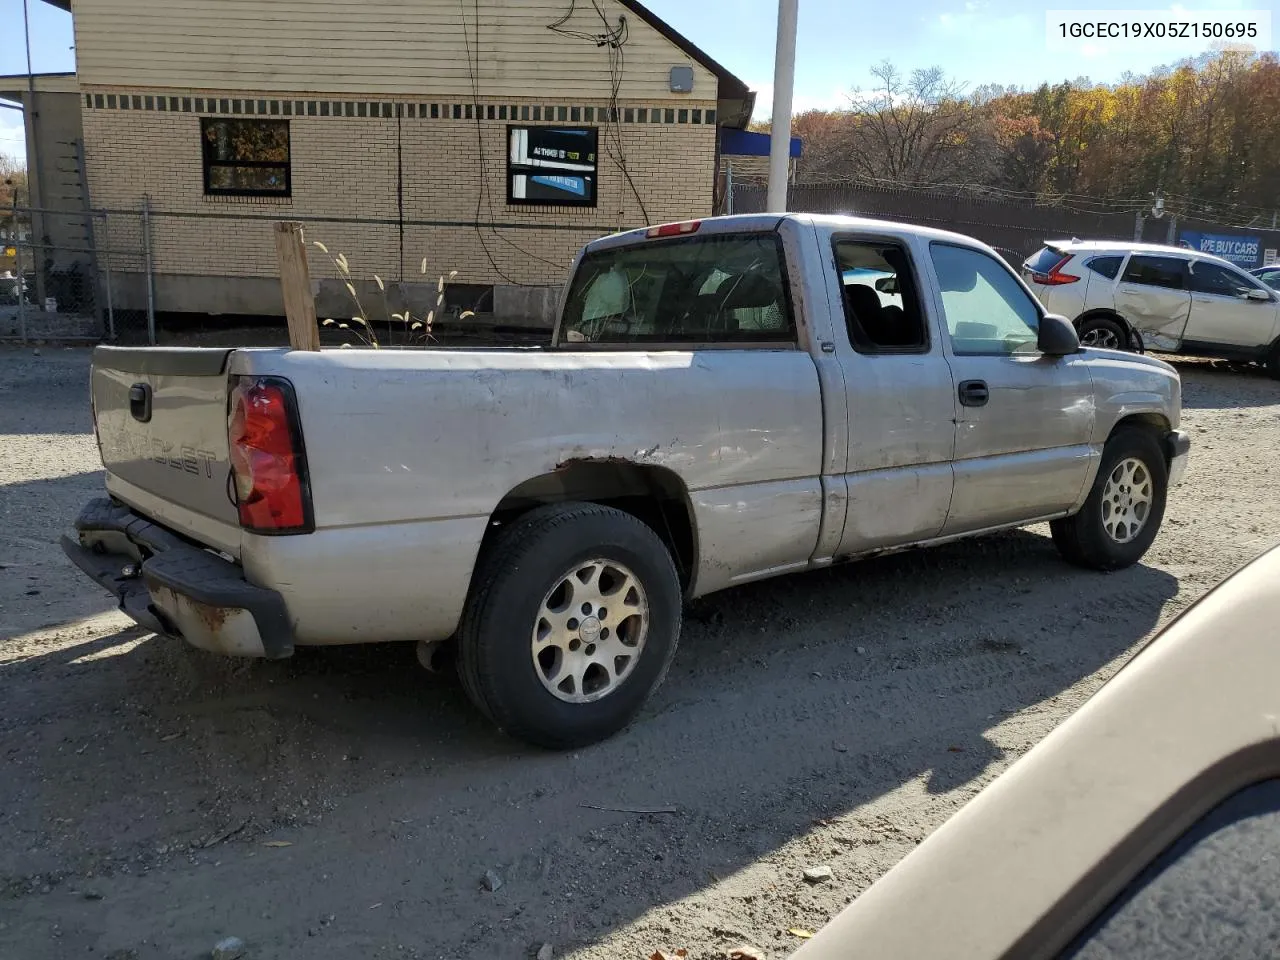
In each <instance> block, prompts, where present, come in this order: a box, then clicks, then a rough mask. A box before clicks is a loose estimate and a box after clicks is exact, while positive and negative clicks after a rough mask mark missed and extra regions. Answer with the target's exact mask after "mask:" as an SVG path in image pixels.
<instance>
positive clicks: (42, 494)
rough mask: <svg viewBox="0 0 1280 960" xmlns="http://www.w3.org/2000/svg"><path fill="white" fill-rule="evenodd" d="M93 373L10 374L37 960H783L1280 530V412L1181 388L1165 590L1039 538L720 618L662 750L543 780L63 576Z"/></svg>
mask: <svg viewBox="0 0 1280 960" xmlns="http://www.w3.org/2000/svg"><path fill="white" fill-rule="evenodd" d="M87 369H88V356H87V353H86V352H84V351H70V350H55V349H46V350H44V351H43V355H41V356H38V357H36V356H33V355H32V352H31V351H30V350H23V351H15V350H9V351H0V489H2V490H3V493H2V494H0V517H2V518H3V526H2V527H0V638H2V639H0V703H2V704H3V709H2V710H0V764H3V766H2V767H0V956H3V957H22V958H24V960H43V958H55V957H57V958H60V957H68V956H73V955H78V956H84V955H85V954H86V953H92V955H94V956H107V957H111V958H113V960H126V958H133V960H150V958H195V957H198V956H207V954H208V951H209V949H210V948H211V947H212V945H213V944H214V943H215V942H216V941H218V940H220V939H222V938H223V937H226V936H237V937H240V938H243V939H244V940H245V941H246V943H247V944H248V954H247V956H248V957H249V958H251V960H252V958H280V960H290V958H308V960H311V958H329V957H333V958H342V960H350V958H355V957H360V958H364V957H381V956H388V957H433V958H434V957H441V958H444V957H448V958H456V957H484V958H486V960H505V958H526V957H532V956H533V955H534V954H535V953H537V952H538V950H539V948H540V947H541V946H542V945H543V944H550V945H552V947H553V951H554V955H555V956H557V957H575V958H579V960H603V958H606V957H607V958H636V960H645V958H648V957H649V956H650V954H652V953H653V952H654V951H656V950H667V951H672V952H674V951H675V950H677V949H680V948H684V949H687V950H688V951H689V957H691V958H693V960H699V958H716V957H724V956H727V952H728V951H729V950H731V949H732V948H733V947H735V946H737V945H739V944H742V943H749V944H752V945H754V946H755V947H756V948H757V949H759V950H760V951H761V952H762V954H763V955H764V956H767V957H769V958H780V957H785V956H787V955H788V954H789V953H790V952H791V951H792V950H794V949H795V948H796V947H797V946H798V944H799V942H800V941H799V940H797V939H796V938H795V937H794V936H793V935H792V934H791V933H789V932H788V931H789V930H790V929H792V928H805V929H809V930H813V929H816V928H818V927H820V926H821V925H822V924H823V923H824V922H825V921H827V920H828V919H829V918H830V917H831V916H832V915H833V914H835V913H836V912H837V911H839V910H840V908H842V907H843V906H844V905H845V904H846V903H848V902H849V901H850V900H851V899H852V898H853V897H855V896H856V895H857V894H858V893H859V892H860V891H861V890H863V889H865V887H866V886H867V885H868V884H870V883H871V882H872V881H873V880H874V879H875V878H876V877H878V876H879V875H880V874H882V873H883V872H884V871H885V870H887V869H888V868H889V867H890V866H892V865H893V864H894V863H895V862H896V861H897V860H898V859H899V858H901V857H902V856H903V855H904V854H905V853H906V852H907V851H908V850H910V849H911V848H912V847H913V846H914V845H915V844H917V843H918V842H919V841H920V840H921V839H922V838H924V837H925V836H926V835H927V834H928V833H929V832H930V831H931V830H932V829H934V828H935V827H936V826H938V825H939V824H940V823H941V822H942V821H943V820H944V819H946V818H947V817H948V816H949V815H950V814H952V813H953V812H954V811H955V810H956V808H958V807H959V806H960V805H961V804H962V803H963V802H964V801H965V800H966V799H967V798H968V797H970V796H972V795H973V794H974V793H976V792H977V791H978V790H979V789H980V788H981V787H982V786H983V785H984V784H986V783H987V782H989V781H990V780H991V778H993V777H994V776H996V775H997V774H998V773H999V772H1000V771H1001V770H1003V769H1004V768H1005V767H1006V766H1008V764H1009V763H1011V762H1012V761H1013V760H1014V759H1015V758H1016V757H1018V756H1019V755H1020V754H1022V753H1023V752H1024V751H1026V750H1027V749H1028V748H1029V747H1031V746H1032V745H1033V744H1034V743H1036V742H1037V741H1038V740H1040V738H1042V737H1043V736H1044V735H1045V734H1046V733H1047V732H1048V731H1049V730H1050V729H1052V728H1053V727H1054V726H1055V725H1056V724H1057V723H1059V722H1060V721H1061V720H1062V719H1063V718H1064V717H1066V716H1067V715H1068V714H1070V713H1071V712H1072V711H1073V710H1074V709H1076V708H1077V707H1078V706H1079V705H1080V704H1081V703H1082V702H1083V701H1084V700H1085V699H1086V698H1087V697H1088V696H1089V695H1090V694H1091V693H1092V692H1093V691H1094V690H1096V689H1097V688H1098V686H1099V685H1100V684H1101V683H1102V682H1103V681H1104V680H1105V679H1106V678H1107V677H1109V676H1110V675H1111V674H1112V673H1114V672H1115V670H1116V669H1118V668H1119V666H1120V665H1121V664H1123V662H1124V661H1125V660H1126V659H1127V658H1128V657H1129V656H1130V655H1131V654H1132V653H1133V652H1134V651H1135V650H1136V649H1137V648H1138V647H1139V646H1140V645H1141V644H1142V642H1143V641H1144V640H1145V639H1146V638H1147V637H1149V636H1150V635H1151V634H1152V632H1153V631H1154V630H1155V629H1156V628H1157V627H1159V626H1160V625H1162V624H1164V623H1165V622H1167V621H1168V620H1169V619H1170V618H1171V617H1172V616H1173V615H1174V614H1176V613H1177V612H1178V611H1179V610H1181V609H1183V608H1184V607H1186V606H1187V604H1189V603H1191V602H1192V601H1193V600H1195V599H1196V598H1197V597H1199V596H1200V595H1201V594H1202V593H1204V592H1205V591H1206V590H1207V589H1209V588H1210V587H1211V586H1213V585H1214V584H1216V583H1217V582H1218V581H1220V580H1221V579H1222V578H1223V577H1225V576H1226V575H1227V574H1228V573H1230V572H1231V571H1232V570H1233V569H1234V568H1236V567H1237V566H1238V565H1240V564H1241V563H1243V562H1244V561H1246V560H1248V559H1250V558H1252V557H1253V556H1255V555H1256V554H1258V553H1260V552H1261V551H1262V550H1263V549H1265V548H1266V547H1268V546H1270V545H1271V543H1272V542H1273V541H1274V539H1275V538H1276V536H1277V534H1276V531H1277V529H1280V474H1277V473H1276V472H1275V469H1274V457H1275V451H1276V450H1277V449H1280V447H1278V445H1277V427H1280V384H1277V383H1274V382H1272V381H1269V380H1267V379H1265V378H1263V377H1261V376H1258V375H1255V374H1252V373H1248V372H1233V371H1230V370H1226V369H1217V368H1214V367H1211V366H1210V365H1207V364H1202V363H1187V364H1184V365H1183V366H1182V372H1183V377H1184V383H1185V387H1184V391H1185V398H1184V399H1185V403H1186V411H1185V423H1186V425H1187V428H1188V429H1189V430H1190V432H1191V434H1192V436H1193V439H1194V442H1195V446H1194V450H1193V454H1192V462H1191V469H1190V473H1189V476H1188V480H1187V483H1186V485H1184V486H1183V487H1182V488H1181V489H1179V490H1178V491H1176V492H1175V494H1174V495H1173V496H1172V498H1171V501H1170V507H1169V514H1168V517H1167V520H1166V526H1165V529H1164V531H1163V532H1162V533H1161V535H1160V537H1159V538H1158V539H1157V541H1156V544H1155V546H1154V548H1153V549H1152V551H1151V553H1150V554H1149V555H1148V557H1147V560H1146V562H1145V563H1144V564H1142V565H1140V566H1137V567H1135V568H1133V569H1131V570H1127V571H1124V572H1122V573H1118V574H1113V575H1100V574H1089V573H1085V572H1081V571H1077V570H1074V569H1071V568H1069V567H1067V566H1065V565H1064V564H1062V563H1061V562H1060V561H1059V560H1058V558H1057V556H1056V554H1055V552H1054V550H1053V547H1052V546H1051V544H1050V543H1049V541H1048V539H1047V536H1046V534H1047V531H1046V530H1044V529H1040V528H1036V529H1032V530H1028V531H1019V532H1015V533H1011V534H1007V535H1002V536H997V537H991V538H986V539H983V540H979V541H973V542H968V543H960V544H955V545H951V546H947V547H941V548H937V549H934V550H930V551H921V552H918V553H913V554H904V555H900V556H896V557H888V558H883V559H878V560H872V561H866V562H863V563H859V564H854V565H849V566H845V567H841V568H838V569H833V570H829V571H824V572H819V573H813V574H806V575H801V576H795V577H789V578H784V579H781V580H777V581H773V582H769V583H764V584H758V585H755V586H752V587H746V588H742V589H739V590H734V591H731V592H728V593H725V594H722V595H720V596H717V597H712V598H708V599H706V600H704V601H702V602H700V603H698V604H697V605H695V607H694V608H693V609H692V610H690V613H689V617H688V621H687V627H686V630H685V635H684V639H683V641H682V647H681V653H680V655H679V657H678V658H677V661H676V664H675V667H674V668H673V670H672V673H671V676H670V679H669V680H668V682H667V683H666V685H665V686H664V687H663V688H662V690H661V692H660V693H659V695H658V696H657V698H656V699H655V701H654V702H653V703H652V704H651V705H650V707H649V709H648V710H647V712H646V714H645V715H644V717H643V718H642V719H641V721H640V722H638V723H637V724H636V725H634V726H633V727H632V728H631V729H630V730H628V731H626V732H625V733H623V734H622V735H620V736H618V737H616V738H615V739H613V740H611V741H609V742H608V743H604V744H601V745H598V746H596V747H592V748H590V749H586V750H582V751H580V752H578V753H574V754H564V755H556V754H546V753H539V752H535V751H531V750H527V749H525V748H523V747H521V746H520V745H517V744H514V743H511V742H508V741H506V740H504V739H502V738H501V737H499V736H497V735H496V734H494V733H493V732H492V731H490V729H489V728H488V726H487V725H486V724H485V723H484V722H483V721H481V720H480V719H479V718H478V717H477V715H476V714H475V713H474V712H473V711H472V710H471V709H470V708H469V707H468V706H467V704H466V702H465V701H464V699H463V697H462V694H461V693H460V691H459V690H458V688H457V685H456V684H455V683H454V682H453V681H452V680H451V679H450V678H448V677H440V676H434V675H431V674H427V673H425V672H423V671H421V670H419V669H417V667H416V666H415V661H414V656H413V651H412V649H411V648H407V647H403V646H392V647H381V648H363V649H353V650H329V651H322V652H310V653H309V652H303V653H301V654H299V655H298V656H297V657H295V658H294V659H293V660H291V661H288V662H284V663H244V662H234V661H227V660H221V659H218V658H215V657H211V656H208V655H205V654H202V653H199V652H198V651H193V650H189V649H187V648H185V647H184V646H183V645H181V644H176V643H173V642H166V641H163V640H160V639H157V638H155V637H152V636H150V635H147V634H144V633H142V632H141V631H139V630H137V629H136V628H130V627H129V621H127V620H126V619H125V618H123V617H122V616H120V615H119V614H117V613H114V612H112V611H111V610H110V604H109V603H108V601H107V598H106V596H105V595H104V594H102V593H101V592H99V591H97V590H96V588H94V587H93V586H92V585H90V584H88V582H87V581H85V580H83V579H82V578H81V577H80V576H79V574H78V573H77V572H75V571H74V570H73V568H72V567H71V566H70V564H69V563H68V562H67V561H65V560H64V559H63V557H62V555H61V553H60V551H58V550H57V548H56V546H55V543H56V539H57V536H58V534H59V533H60V532H61V530H62V529H63V528H64V527H65V525H66V524H67V523H68V522H69V520H70V519H71V518H72V517H73V516H74V514H75V512H76V510H77V509H78V507H79V505H80V503H81V502H82V501H84V500H85V499H87V498H88V497H90V496H92V495H94V494H95V493H96V492H97V491H98V490H99V489H100V487H101V482H102V478H101V473H100V472H99V463H98V459H97V453H96V449H95V446H94V441H93V435H92V426H91V423H90V419H89V411H88V397H87ZM598 808H606V809H598ZM609 808H613V809H609ZM654 810H661V811H669V812H653V811H654ZM818 865H825V866H828V867H830V869H831V871H832V873H833V877H834V879H833V880H831V881H830V882H826V883H820V884H809V883H806V882H805V881H804V879H803V876H802V873H803V871H804V869H805V868H807V867H813V866H818ZM486 871H492V873H493V874H494V875H495V877H496V878H497V880H498V881H499V882H497V883H490V885H492V886H495V887H496V889H494V890H489V889H486V887H485V884H484V883H483V882H482V879H483V878H484V876H485V874H486ZM491 880H492V878H491Z"/></svg>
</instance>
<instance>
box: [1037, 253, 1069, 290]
mask: <svg viewBox="0 0 1280 960" xmlns="http://www.w3.org/2000/svg"><path fill="white" fill-rule="evenodd" d="M1070 262H1071V257H1070V255H1068V256H1065V257H1063V258H1062V259H1061V260H1059V261H1058V262H1057V263H1055V264H1054V265H1053V267H1052V268H1051V269H1050V270H1049V272H1048V273H1035V272H1033V273H1032V274H1031V279H1032V280H1034V281H1035V282H1036V283H1038V284H1041V285H1042V286H1046V287H1060V286H1062V284H1064V283H1075V282H1076V281H1077V280H1079V279H1080V278H1079V277H1077V276H1076V275H1075V274H1072V273H1061V272H1060V271H1061V270H1062V268H1063V267H1065V266H1066V265H1067V264H1068V263H1070Z"/></svg>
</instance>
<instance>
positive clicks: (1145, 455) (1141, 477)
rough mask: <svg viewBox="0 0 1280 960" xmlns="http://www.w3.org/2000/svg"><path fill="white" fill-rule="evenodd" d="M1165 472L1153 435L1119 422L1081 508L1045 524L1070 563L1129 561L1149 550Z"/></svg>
mask: <svg viewBox="0 0 1280 960" xmlns="http://www.w3.org/2000/svg"><path fill="white" fill-rule="evenodd" d="M1168 483H1169V471H1168V466H1167V465H1166V464H1165V459H1164V453H1163V452H1162V451H1161V449H1160V444H1159V442H1158V441H1157V440H1156V438H1155V436H1154V434H1152V433H1151V432H1150V431H1148V430H1143V429H1141V428H1137V427H1122V428H1121V429H1119V430H1117V431H1116V432H1115V433H1114V434H1112V436H1111V439H1110V440H1108V441H1107V445H1106V447H1105V448H1104V449H1103V451H1102V463H1101V464H1100V465H1099V467H1098V475H1097V477H1095V478H1094V481H1093V489H1091V490H1090V491H1089V497H1088V499H1087V500H1085V504H1084V507H1082V508H1081V510H1080V512H1079V513H1077V514H1076V515H1075V516H1073V517H1066V518H1064V519H1062V520H1055V521H1053V523H1052V524H1050V528H1051V529H1052V531H1053V542H1054V544H1055V545H1056V546H1057V548H1058V551H1059V552H1060V553H1061V554H1062V556H1063V557H1065V558H1066V559H1067V560H1068V561H1070V562H1071V563H1074V564H1076V565H1077V566H1081V567H1089V568H1091V569H1094V570H1119V569H1121V568H1123V567H1128V566H1132V565H1133V564H1135V563H1137V562H1138V561H1139V560H1141V559H1142V557H1143V555H1145V554H1146V552H1147V550H1148V549H1150V547H1151V544H1152V542H1153V541H1154V540H1155V538H1156V534H1157V533H1159V531H1160V523H1161V521H1162V520H1163V519H1164V508H1165V498H1166V496H1167V495H1168Z"/></svg>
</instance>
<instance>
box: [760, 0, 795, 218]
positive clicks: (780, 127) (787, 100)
mask: <svg viewBox="0 0 1280 960" xmlns="http://www.w3.org/2000/svg"><path fill="white" fill-rule="evenodd" d="M799 5H800V2H799V0H778V47H777V51H776V53H775V54H774V59H773V120H772V128H773V129H772V133H771V135H770V143H769V197H768V205H769V213H786V211H787V179H788V178H787V173H788V168H789V166H790V164H791V100H792V91H793V87H794V86H795V80H796V21H797V19H798V18H799V9H798V8H799Z"/></svg>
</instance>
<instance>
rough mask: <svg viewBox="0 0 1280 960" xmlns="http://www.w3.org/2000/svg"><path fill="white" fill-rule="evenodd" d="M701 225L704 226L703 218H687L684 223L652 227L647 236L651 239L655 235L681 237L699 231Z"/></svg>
mask: <svg viewBox="0 0 1280 960" xmlns="http://www.w3.org/2000/svg"><path fill="white" fill-rule="evenodd" d="M700 226H702V221H701V220H686V221H685V222H684V223H664V224H662V226H660V227H650V228H649V229H648V231H647V232H646V233H645V236H646V237H648V238H649V239H651V240H652V239H653V238H655V237H680V236H684V235H686V234H690V233H697V232H698V228H699V227H700Z"/></svg>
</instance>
